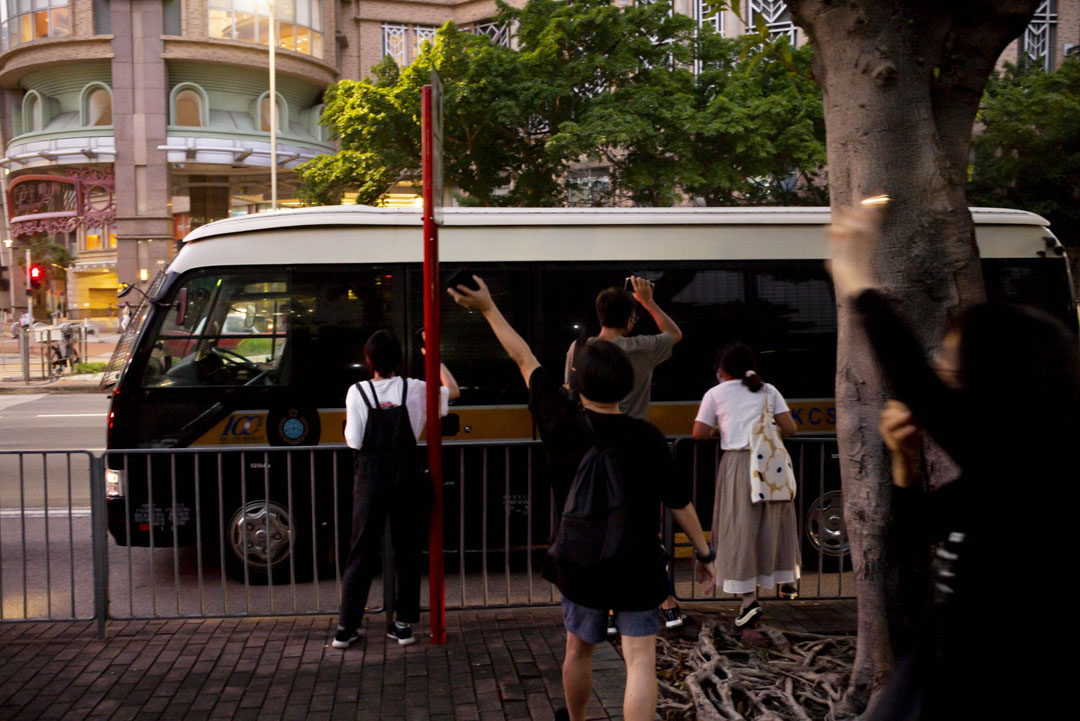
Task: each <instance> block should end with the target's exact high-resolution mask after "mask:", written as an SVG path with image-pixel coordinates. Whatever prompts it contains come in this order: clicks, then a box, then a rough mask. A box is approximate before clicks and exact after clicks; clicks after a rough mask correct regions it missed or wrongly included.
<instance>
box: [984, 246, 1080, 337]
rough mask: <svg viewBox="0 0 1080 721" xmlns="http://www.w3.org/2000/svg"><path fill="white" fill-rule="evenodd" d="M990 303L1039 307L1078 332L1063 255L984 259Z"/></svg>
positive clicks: (987, 295)
mask: <svg viewBox="0 0 1080 721" xmlns="http://www.w3.org/2000/svg"><path fill="white" fill-rule="evenodd" d="M982 267H983V277H984V278H985V280H986V297H987V300H989V301H990V302H997V303H1016V304H1018V305H1029V306H1032V307H1034V308H1038V309H1040V310H1042V311H1044V312H1046V313H1049V314H1050V315H1052V316H1054V317H1055V318H1057V319H1058V320H1060V321H1061V322H1063V323H1064V324H1065V326H1066V327H1067V328H1069V329H1070V330H1071V331H1072V332H1073V333H1076V332H1077V323H1076V321H1077V318H1076V310H1075V308H1073V305H1072V297H1071V294H1070V292H1069V279H1068V276H1067V275H1066V273H1065V261H1064V260H1062V259H1060V258H1038V259H1035V258H1031V259H1019V258H989V259H986V260H984V261H983V262H982Z"/></svg>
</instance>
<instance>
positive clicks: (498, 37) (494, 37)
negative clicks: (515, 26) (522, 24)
mask: <svg viewBox="0 0 1080 721" xmlns="http://www.w3.org/2000/svg"><path fill="white" fill-rule="evenodd" d="M466 31H467V32H471V33H473V34H475V35H487V36H488V37H489V38H491V42H492V43H494V44H495V45H501V46H502V47H504V48H508V47H510V36H511V32H510V26H509V25H503V24H502V23H496V22H492V21H491V20H481V21H480V22H478V23H476V24H475V25H473V26H472V27H471V28H466Z"/></svg>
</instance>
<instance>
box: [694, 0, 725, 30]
mask: <svg viewBox="0 0 1080 721" xmlns="http://www.w3.org/2000/svg"><path fill="white" fill-rule="evenodd" d="M710 12H711V14H710ZM694 17H695V18H696V19H697V23H698V27H706V26H708V27H710V28H712V29H713V30H715V31H716V32H718V33H720V34H721V35H723V34H724V11H723V10H718V9H715V8H712V9H710V8H709V3H708V0H694Z"/></svg>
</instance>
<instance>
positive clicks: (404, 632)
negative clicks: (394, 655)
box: [386, 621, 416, 646]
mask: <svg viewBox="0 0 1080 721" xmlns="http://www.w3.org/2000/svg"><path fill="white" fill-rule="evenodd" d="M386 637H387V638H392V639H395V640H396V641H397V642H398V645H399V646H411V645H413V644H414V643H416V637H415V636H413V635H412V626H410V625H409V624H407V623H401V622H399V621H394V622H393V623H392V624H390V628H388V629H386Z"/></svg>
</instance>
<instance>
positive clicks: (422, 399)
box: [345, 376, 450, 450]
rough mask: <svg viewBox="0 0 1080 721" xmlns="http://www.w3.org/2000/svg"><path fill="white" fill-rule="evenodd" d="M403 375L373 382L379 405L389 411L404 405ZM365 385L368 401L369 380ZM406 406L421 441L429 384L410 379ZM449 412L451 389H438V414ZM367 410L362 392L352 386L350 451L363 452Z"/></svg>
mask: <svg viewBox="0 0 1080 721" xmlns="http://www.w3.org/2000/svg"><path fill="white" fill-rule="evenodd" d="M401 383H402V380H401V376H394V377H393V378H380V379H378V380H376V381H373V384H374V385H375V393H376V394H377V395H378V396H379V400H378V403H379V405H380V406H381V407H382V408H390V407H393V406H397V405H399V404H400V403H401ZM361 385H363V386H364V395H365V396H367V399H368V402H371V401H373V400H374V399H372V397H371V386H369V385H368V382H367V381H364V382H363V383H361ZM405 407H406V408H408V409H409V424H410V425H412V429H413V435H414V436H416V438H417V439H418V440H419V438H420V434H421V433H422V432H423V431H424V424H425V423H427V383H425V382H424V381H418V380H415V379H413V378H410V379H409V391H408V395H407V396H406V397H405ZM449 412H450V389H449V388H447V387H446V386H442V387H441V388H439V415H440V416H445V415H446V414H447V413H449ZM367 417H368V407H367V403H365V402H364V399H363V398H361V397H360V392H359V391H358V390H356V384H355V383H354V384H352V385H351V386H349V392H348V393H347V394H346V395H345V442H346V443H347V444H348V445H349V448H355V449H356V450H360V446H362V445H363V443H364V427H365V424H366V423H367Z"/></svg>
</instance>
